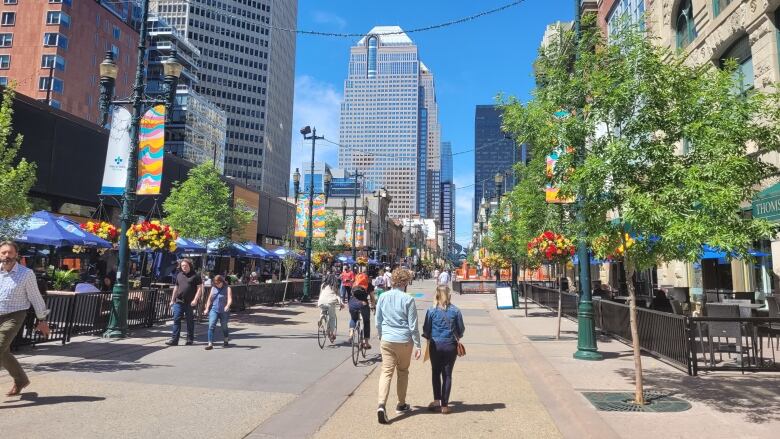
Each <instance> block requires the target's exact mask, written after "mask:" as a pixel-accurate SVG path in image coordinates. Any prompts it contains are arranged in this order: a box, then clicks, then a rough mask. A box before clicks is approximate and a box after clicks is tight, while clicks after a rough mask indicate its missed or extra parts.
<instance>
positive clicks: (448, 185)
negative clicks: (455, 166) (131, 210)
mask: <svg viewBox="0 0 780 439" xmlns="http://www.w3.org/2000/svg"><path fill="white" fill-rule="evenodd" d="M440 163H441V191H440V204H439V206H440V209H439V216H438V218H439V224H441V229H442V230H443V231H444V233H445V236H446V238H447V242H446V243H445V245H444V249H445V250H446V251H447V253H448V254H450V253H453V245H454V244H455V182H454V181H453V175H452V143H450V142H441V159H440Z"/></svg>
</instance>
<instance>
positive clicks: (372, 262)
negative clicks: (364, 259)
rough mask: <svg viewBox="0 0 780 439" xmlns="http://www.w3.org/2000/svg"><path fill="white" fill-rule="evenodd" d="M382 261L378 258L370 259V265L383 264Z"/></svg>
mask: <svg viewBox="0 0 780 439" xmlns="http://www.w3.org/2000/svg"><path fill="white" fill-rule="evenodd" d="M381 264H382V263H381V262H379V261H377V260H376V259H369V260H368V265H381Z"/></svg>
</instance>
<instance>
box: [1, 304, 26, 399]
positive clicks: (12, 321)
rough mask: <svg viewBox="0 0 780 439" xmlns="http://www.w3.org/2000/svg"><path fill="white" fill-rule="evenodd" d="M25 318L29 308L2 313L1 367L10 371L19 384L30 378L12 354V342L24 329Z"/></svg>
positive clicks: (15, 381) (15, 382)
mask: <svg viewBox="0 0 780 439" xmlns="http://www.w3.org/2000/svg"><path fill="white" fill-rule="evenodd" d="M25 318H27V310H24V311H16V312H12V313H8V314H3V315H0V367H2V368H5V370H7V371H8V375H11V378H13V379H14V384H16V385H17V386H21V385H23V384H24V383H26V382H27V381H28V379H27V374H25V373H24V369H22V366H20V365H19V362H18V361H16V358H14V356H13V355H11V342H13V341H14V338H16V334H18V333H19V330H20V329H22V325H24V320H25Z"/></svg>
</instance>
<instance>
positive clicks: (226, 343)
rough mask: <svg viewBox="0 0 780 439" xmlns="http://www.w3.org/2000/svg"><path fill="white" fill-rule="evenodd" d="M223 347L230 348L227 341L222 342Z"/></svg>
mask: <svg viewBox="0 0 780 439" xmlns="http://www.w3.org/2000/svg"><path fill="white" fill-rule="evenodd" d="M222 347H225V348H226V347H228V340H227V339H225V341H223V342H222Z"/></svg>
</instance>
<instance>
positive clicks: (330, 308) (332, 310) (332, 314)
mask: <svg viewBox="0 0 780 439" xmlns="http://www.w3.org/2000/svg"><path fill="white" fill-rule="evenodd" d="M320 310H321V315H323V314H327V316H328V334H334V335H335V334H336V322H337V321H338V314H336V305H334V304H332V303H331V304H329V305H324V304H323V305H320Z"/></svg>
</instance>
